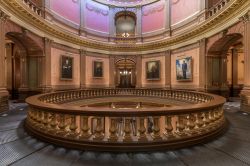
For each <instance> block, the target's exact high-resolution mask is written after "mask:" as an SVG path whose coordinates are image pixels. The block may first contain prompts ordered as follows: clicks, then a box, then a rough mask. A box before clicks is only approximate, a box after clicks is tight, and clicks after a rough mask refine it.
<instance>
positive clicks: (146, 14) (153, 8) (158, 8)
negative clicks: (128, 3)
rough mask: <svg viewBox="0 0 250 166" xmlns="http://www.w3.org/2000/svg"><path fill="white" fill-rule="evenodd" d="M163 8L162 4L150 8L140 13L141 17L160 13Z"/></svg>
mask: <svg viewBox="0 0 250 166" xmlns="http://www.w3.org/2000/svg"><path fill="white" fill-rule="evenodd" d="M164 8H165V5H164V4H161V5H158V6H155V7H152V8H150V9H148V10H144V11H143V12H142V15H143V16H148V15H150V14H153V13H157V12H161V11H163V10H164Z"/></svg>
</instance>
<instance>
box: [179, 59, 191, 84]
mask: <svg viewBox="0 0 250 166" xmlns="http://www.w3.org/2000/svg"><path fill="white" fill-rule="evenodd" d="M176 79H177V80H178V81H191V80H192V57H186V58H182V59H177V60H176Z"/></svg>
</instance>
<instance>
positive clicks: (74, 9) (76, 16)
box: [50, 0, 80, 24]
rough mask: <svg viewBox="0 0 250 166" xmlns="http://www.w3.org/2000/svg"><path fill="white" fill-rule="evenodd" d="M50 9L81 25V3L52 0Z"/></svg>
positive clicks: (69, 0)
mask: <svg viewBox="0 0 250 166" xmlns="http://www.w3.org/2000/svg"><path fill="white" fill-rule="evenodd" d="M50 8H51V10H52V11H54V12H55V13H57V14H58V15H60V16H62V17H64V18H65V19H67V20H69V21H72V22H74V23H76V24H80V1H75V0H63V3H62V0H50Z"/></svg>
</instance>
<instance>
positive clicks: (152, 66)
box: [146, 61, 160, 80]
mask: <svg viewBox="0 0 250 166" xmlns="http://www.w3.org/2000/svg"><path fill="white" fill-rule="evenodd" d="M146 78H147V80H159V79H160V61H149V62H146Z"/></svg>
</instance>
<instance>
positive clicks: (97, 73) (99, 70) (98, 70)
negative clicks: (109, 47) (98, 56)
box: [93, 61, 103, 78]
mask: <svg viewBox="0 0 250 166" xmlns="http://www.w3.org/2000/svg"><path fill="white" fill-rule="evenodd" d="M93 77H94V78H102V77H103V62H102V61H93Z"/></svg>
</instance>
